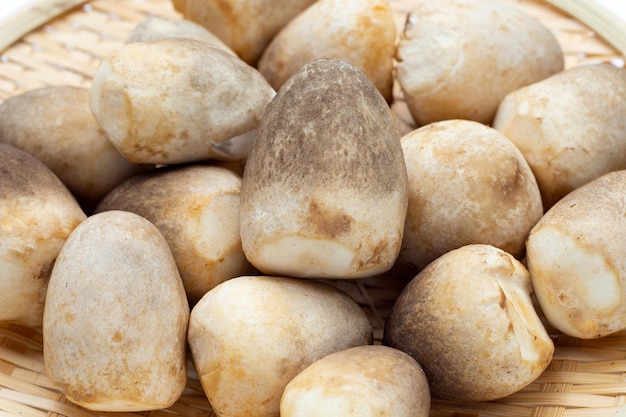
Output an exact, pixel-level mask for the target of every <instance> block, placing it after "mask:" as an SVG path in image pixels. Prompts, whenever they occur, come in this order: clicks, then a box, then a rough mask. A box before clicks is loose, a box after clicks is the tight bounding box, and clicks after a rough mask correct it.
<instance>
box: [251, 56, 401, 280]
mask: <svg viewBox="0 0 626 417" xmlns="http://www.w3.org/2000/svg"><path fill="white" fill-rule="evenodd" d="M406 208H407V173H406V167H405V165H404V158H403V156H402V148H401V146H400V137H399V133H398V131H397V129H396V126H395V124H394V120H393V117H392V115H391V111H390V109H389V106H388V105H387V103H386V102H385V100H384V99H383V97H382V95H381V94H380V93H379V92H378V90H377V89H376V87H375V86H374V85H373V83H372V82H371V81H370V80H369V79H368V78H367V77H366V76H365V74H364V73H363V72H362V71H360V70H359V69H358V68H356V67H355V66H354V65H352V64H350V63H348V62H345V61H342V60H337V59H322V60H318V61H315V62H313V63H310V64H307V65H305V66H304V67H303V68H302V69H301V70H300V71H298V72H297V73H296V74H294V75H293V76H292V77H291V78H290V79H289V80H288V81H287V82H286V83H285V84H284V85H283V86H282V87H281V89H280V90H279V91H278V94H277V95H276V97H275V98H274V100H273V101H272V102H271V103H270V105H269V106H268V108H267V111H266V112H265V115H264V116H263V119H262V120H261V123H260V124H259V128H258V131H257V138H256V140H255V142H254V144H253V147H252V150H251V152H250V156H249V158H248V160H247V163H246V168H245V170H244V174H243V183H242V188H241V237H242V245H243V250H244V253H245V254H246V256H247V258H248V259H249V260H250V262H251V263H252V264H253V265H254V266H255V267H256V268H258V269H259V270H261V271H262V272H264V273H266V274H270V275H271V274H274V275H288V276H297V277H337V278H357V277H365V276H373V275H376V274H379V273H382V272H385V271H387V270H389V269H390V268H391V266H392V265H393V263H394V262H395V260H396V258H397V256H398V252H399V250H400V245H401V243H402V233H403V229H404V220H405V216H406Z"/></svg>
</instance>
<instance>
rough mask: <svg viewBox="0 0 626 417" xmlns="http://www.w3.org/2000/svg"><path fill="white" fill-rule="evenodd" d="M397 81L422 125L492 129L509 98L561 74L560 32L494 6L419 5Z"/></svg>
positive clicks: (477, 2) (484, 2)
mask: <svg viewBox="0 0 626 417" xmlns="http://www.w3.org/2000/svg"><path fill="white" fill-rule="evenodd" d="M396 57H397V61H398V64H397V79H398V82H399V84H400V86H401V88H402V91H403V92H404V96H405V98H406V102H407V104H408V107H409V109H410V111H411V114H412V115H413V117H414V119H415V121H416V123H417V125H418V126H423V125H426V124H429V123H432V122H436V121H441V120H447V119H466V120H474V121H477V122H481V123H487V124H488V123H491V121H492V120H493V117H494V115H495V113H496V110H497V109H498V105H499V104H500V102H501V101H502V99H503V98H504V96H505V95H506V94H508V93H510V92H511V91H514V90H516V89H518V88H520V87H522V86H525V85H528V84H532V83H534V82H537V81H539V80H542V79H545V78H547V77H549V76H550V75H552V74H555V73H557V72H559V71H561V70H562V69H563V67H564V57H563V52H562V51H561V47H560V45H559V43H558V41H557V39H556V37H555V36H554V34H553V33H552V32H551V31H550V30H549V29H548V28H547V27H545V26H544V25H543V24H542V23H540V22H539V21H538V20H536V19H535V18H533V17H532V16H530V15H528V14H526V13H524V12H523V11H521V10H519V9H517V8H515V7H513V6H512V5H507V4H502V3H500V2H498V1H494V0H429V1H419V2H416V3H415V5H414V6H413V9H412V10H411V12H410V13H409V15H408V17H407V20H406V24H405V27H404V29H403V31H402V34H401V36H400V40H399V43H398V47H397V52H396Z"/></svg>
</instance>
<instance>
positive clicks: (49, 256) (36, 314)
mask: <svg viewBox="0 0 626 417" xmlns="http://www.w3.org/2000/svg"><path fill="white" fill-rule="evenodd" d="M0 201H1V202H2V203H1V204H0V322H14V323H19V324H23V325H26V326H41V324H42V321H43V308H44V301H45V295H46V289H47V286H48V279H49V277H50V271H51V270H52V266H53V265H54V262H55V260H56V258H57V256H58V255H59V252H60V251H61V247H62V246H63V244H64V243H65V240H66V239H67V238H68V236H69V235H70V233H71V232H72V230H74V228H75V227H76V226H78V225H79V224H80V223H81V222H82V221H83V220H85V218H86V216H85V213H84V212H83V210H82V209H81V208H80V206H79V205H78V203H77V202H76V199H75V198H74V197H73V196H72V194H71V193H70V192H69V190H68V189H67V187H65V185H63V183H62V182H61V180H59V178H58V177H57V176H56V175H54V173H53V172H52V171H50V169H49V168H47V167H46V166H45V165H44V164H43V163H42V162H41V161H39V160H38V159H36V158H35V157H34V156H32V155H31V154H29V153H26V152H25V151H22V150H21V149H18V148H16V147H13V146H11V145H6V144H3V143H0Z"/></svg>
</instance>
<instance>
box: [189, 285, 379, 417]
mask: <svg viewBox="0 0 626 417" xmlns="http://www.w3.org/2000/svg"><path fill="white" fill-rule="evenodd" d="M188 340H189V347H190V349H191V353H192V356H193V361H194V365H195V369H196V372H197V373H198V376H199V379H200V382H201V383H202V387H203V388H204V392H205V393H206V395H207V398H208V399H209V402H210V403H211V406H212V407H213V409H214V410H215V412H216V413H217V415H220V416H223V417H239V416H247V417H274V416H277V415H278V413H279V407H280V398H281V396H282V393H283V391H284V389H285V386H286V385H287V384H288V383H289V381H291V380H292V379H293V377H295V376H296V375H297V374H298V373H299V372H300V371H302V370H303V369H304V368H306V367H307V366H309V365H310V364H312V363H313V362H315V361H316V360H318V359H321V358H323V357H324V356H326V355H328V354H330V353H333V352H336V351H340V350H343V349H347V348H350V347H354V346H362V345H367V344H371V342H372V325H371V324H370V322H369V319H368V317H367V315H366V314H365V313H364V312H363V310H362V309H361V308H360V306H359V305H358V304H357V303H356V302H355V301H354V300H353V299H351V298H350V297H349V296H348V295H346V294H345V293H344V292H343V291H341V290H338V289H337V288H335V287H332V286H330V285H327V284H323V283H320V282H315V281H312V280H302V279H296V278H285V277H271V276H243V277H238V278H233V279H231V280H228V281H226V282H224V283H222V284H220V285H218V286H217V287H215V288H214V289H212V290H211V291H209V292H208V293H207V294H206V295H205V296H204V297H202V299H201V300H200V301H199V302H198V304H196V305H195V307H194V308H193V309H192V311H191V319H190V322H189V333H188Z"/></svg>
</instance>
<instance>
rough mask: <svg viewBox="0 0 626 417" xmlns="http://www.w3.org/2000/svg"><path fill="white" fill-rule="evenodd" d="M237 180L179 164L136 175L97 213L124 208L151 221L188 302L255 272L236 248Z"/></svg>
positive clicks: (215, 168)
mask: <svg viewBox="0 0 626 417" xmlns="http://www.w3.org/2000/svg"><path fill="white" fill-rule="evenodd" d="M240 192H241V177H240V176H239V175H238V174H236V173H234V172H232V171H230V170H229V169H227V168H223V167H219V166H212V165H200V164H196V165H183V166H171V167H167V168H158V169H156V170H154V171H151V172H149V173H146V174H144V175H137V176H135V177H133V178H131V179H129V180H128V181H126V182H124V183H123V184H121V185H120V186H118V187H116V188H115V189H114V190H112V191H111V192H110V193H109V194H108V195H107V196H106V197H105V198H104V199H103V200H102V201H101V202H100V204H99V205H98V207H97V208H96V212H101V211H106V210H126V211H130V212H133V213H136V214H139V215H141V216H142V217H145V218H146V219H148V220H150V221H151V222H152V223H153V224H154V225H155V226H156V227H157V228H158V229H159V231H160V232H161V233H162V234H163V236H164V237H165V239H166V240H167V242H168V244H169V245H170V248H171V250H172V254H173V255H174V259H175V260H176V265H177V266H178V270H179V272H180V275H181V278H182V280H183V284H184V286H185V291H186V293H187V296H188V298H189V302H190V304H192V305H193V304H195V303H196V302H197V301H198V300H199V299H200V298H202V296H203V295H204V294H205V293H207V292H208V291H209V290H210V289H211V288H213V287H215V286H216V285H218V284H220V283H222V282H224V281H226V280H227V279H230V278H234V277H237V276H240V275H247V274H252V273H254V272H255V270H254V268H253V267H252V265H250V263H249V262H248V261H247V259H246V257H245V255H244V253H243V249H242V248H241V236H240V233H239V199H240V196H239V194H240Z"/></svg>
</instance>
